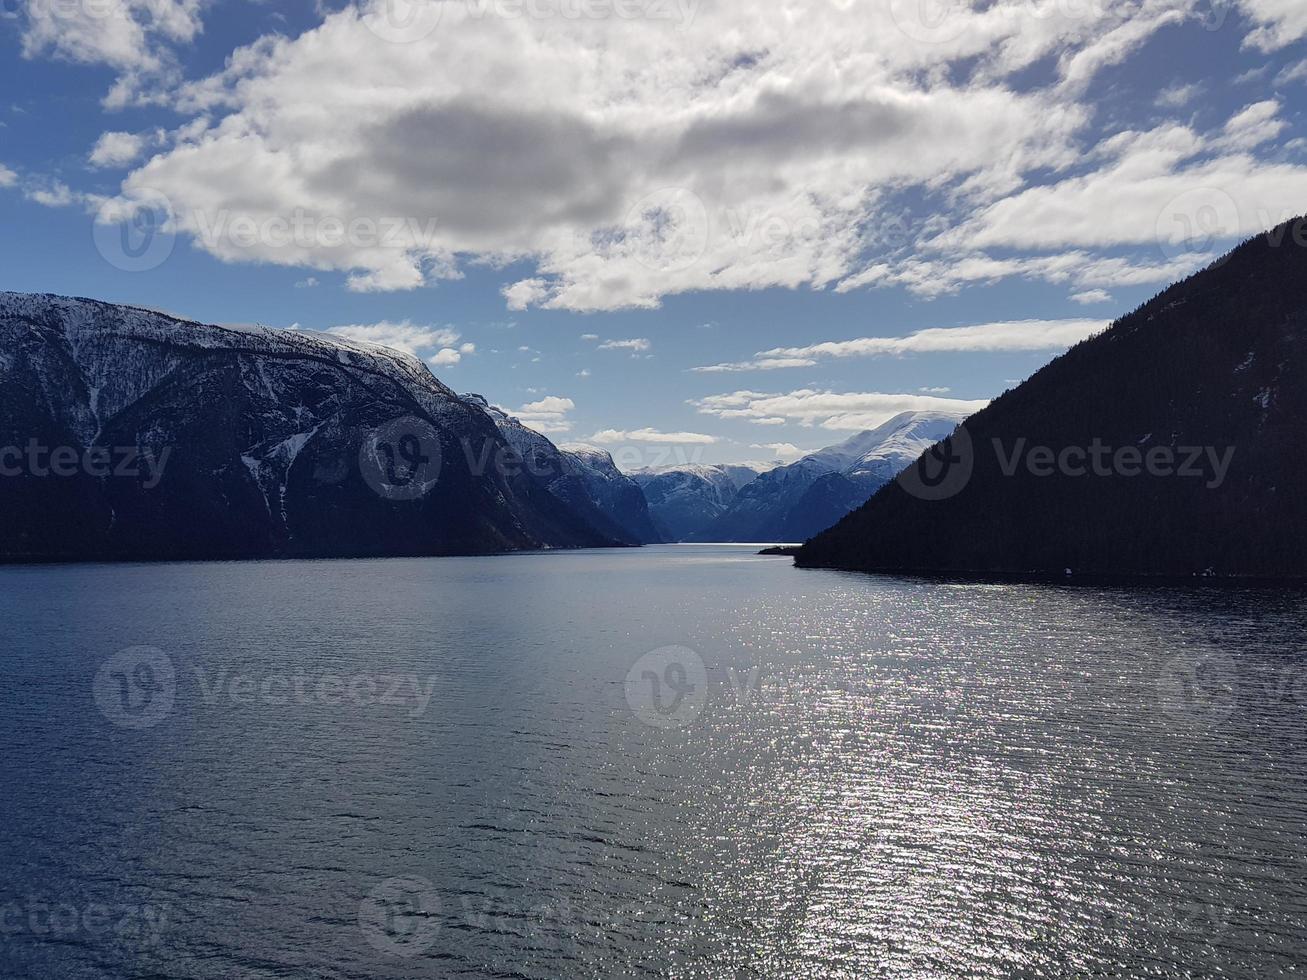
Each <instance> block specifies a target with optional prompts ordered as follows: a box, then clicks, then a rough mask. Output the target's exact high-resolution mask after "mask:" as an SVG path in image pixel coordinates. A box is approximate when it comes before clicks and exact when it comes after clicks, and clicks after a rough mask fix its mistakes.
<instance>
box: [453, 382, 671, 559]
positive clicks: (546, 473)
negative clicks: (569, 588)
mask: <svg viewBox="0 0 1307 980" xmlns="http://www.w3.org/2000/svg"><path fill="white" fill-rule="evenodd" d="M463 400H464V401H465V402H467V403H469V404H471V405H474V406H475V407H477V408H480V409H481V410H482V411H485V412H487V413H489V415H490V417H491V418H492V419H494V420H495V424H496V425H497V426H498V427H499V431H500V432H501V433H502V434H503V436H504V438H505V439H507V440H508V442H509V443H510V444H511V445H512V446H513V448H514V449H516V450H517V451H518V453H519V454H521V456H522V458H523V460H524V462H525V463H526V465H527V468H528V469H529V471H530V472H531V473H532V475H534V476H535V477H537V478H538V479H540V480H542V481H543V482H544V484H545V486H546V487H548V488H549V491H550V492H551V493H552V494H553V495H554V496H556V497H558V498H559V499H560V500H563V501H565V502H566V503H567V504H569V505H570V506H571V507H572V508H573V509H574V510H575V511H576V512H577V513H579V514H581V515H582V516H583V517H585V519H586V520H587V521H588V522H589V523H590V524H591V525H593V526H594V527H596V528H598V529H599V530H600V531H602V532H603V533H604V534H605V535H607V536H608V537H610V538H612V539H613V540H615V541H619V542H621V543H623V544H630V545H642V544H658V543H660V542H662V541H665V540H669V539H668V538H666V537H665V536H664V535H663V534H662V533H660V532H659V531H658V529H657V528H655V526H654V522H653V519H652V518H651V517H650V515H649V505H648V503H647V502H646V501H645V496H644V493H643V492H642V491H641V489H640V486H639V484H638V483H636V481H635V480H633V479H631V478H630V477H629V476H626V475H625V474H623V473H622V472H621V471H619V470H618V468H617V465H616V464H615V463H614V462H613V457H612V456H610V455H609V454H608V453H607V452H605V451H604V450H602V449H597V448H595V447H594V446H586V445H580V444H578V445H571V446H566V447H563V448H559V447H558V446H556V445H554V443H553V442H551V441H550V440H549V439H548V437H546V436H544V435H542V434H541V433H539V432H536V431H535V430H534V429H531V428H528V427H527V426H525V425H523V424H522V423H521V422H520V421H518V420H517V419H516V418H513V417H512V416H511V415H509V414H508V413H507V412H505V411H504V410H503V409H502V408H499V407H497V406H494V405H491V404H490V403H489V402H487V401H486V399H485V398H483V397H482V396H481V395H464V396H463Z"/></svg>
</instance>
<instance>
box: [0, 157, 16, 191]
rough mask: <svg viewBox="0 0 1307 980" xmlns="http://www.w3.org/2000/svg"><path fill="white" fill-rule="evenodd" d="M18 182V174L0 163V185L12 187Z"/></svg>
mask: <svg viewBox="0 0 1307 980" xmlns="http://www.w3.org/2000/svg"><path fill="white" fill-rule="evenodd" d="M16 183H18V174H16V173H14V172H13V171H12V170H10V169H9V168H8V167H6V166H5V165H4V164H3V163H0V187H13V186H14V184H16Z"/></svg>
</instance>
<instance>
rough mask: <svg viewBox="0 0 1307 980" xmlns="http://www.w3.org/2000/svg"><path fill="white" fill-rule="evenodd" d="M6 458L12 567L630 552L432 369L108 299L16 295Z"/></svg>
mask: <svg viewBox="0 0 1307 980" xmlns="http://www.w3.org/2000/svg"><path fill="white" fill-rule="evenodd" d="M27 449H30V450H31V452H27V451H25V450H27ZM15 450H17V452H15ZM0 452H2V453H3V459H4V463H5V476H4V477H3V479H0V507H3V511H4V513H5V521H4V522H3V525H0V558H3V559H8V560H77V559H101V558H103V559H120V558H143V559H144V558H149V559H158V558H219V557H224V558H225V557H231V558H237V557H276V556H305V557H308V556H323V557H326V556H354V555H427V554H467V553H480V552H489V551H503V550H514V549H523V548H539V547H588V546H598V545H605V544H611V543H613V541H612V539H611V538H610V537H609V536H607V535H605V534H603V533H602V532H601V531H600V530H598V529H596V528H595V527H594V526H593V525H591V524H590V523H589V522H588V521H586V520H585V518H584V517H583V516H581V515H579V514H577V513H576V512H575V511H574V510H573V509H572V508H570V507H569V506H567V505H566V504H565V503H564V502H562V501H560V500H559V499H557V498H556V497H555V496H554V495H552V494H551V493H549V491H548V490H547V489H546V487H545V486H544V485H543V484H542V483H541V482H540V481H538V480H536V479H535V478H534V477H532V476H531V475H530V474H529V473H521V472H513V471H512V470H511V469H510V468H507V467H504V466H501V465H498V461H499V460H501V459H502V458H503V457H505V456H509V455H511V454H512V449H511V448H510V447H509V446H508V445H507V443H506V442H505V440H504V439H503V437H502V436H501V435H500V433H499V430H498V429H497V427H496V426H495V423H494V421H493V420H492V419H491V418H490V417H489V416H488V415H487V414H486V413H485V412H483V411H481V410H480V409H478V408H476V407H475V406H470V405H468V404H466V403H465V402H463V401H461V400H460V399H459V398H458V397H457V396H455V394H454V393H453V392H452V391H451V390H450V389H449V388H447V387H446V386H445V385H443V384H441V383H440V382H439V381H438V380H436V378H435V377H433V376H432V374H431V372H430V371H429V370H428V369H427V367H426V365H425V364H423V363H422V362H421V361H420V360H418V359H417V358H415V357H411V356H409V355H406V354H402V353H399V352H397V351H394V350H390V349H389V348H384V347H377V346H374V345H369V344H363V343H357V342H353V341H348V340H344V339H342V338H339V337H335V336H326V335H319V334H311V333H303V332H294V331H286V330H271V329H267V328H262V327H249V328H236V327H219V326H207V325H202V324H199V323H193V322H188V321H184V320H179V319H177V318H174V317H171V316H167V315H165V314H161V313H157V312H152V311H149V310H145V309H138V308H135V307H126V306H115V305H111V304H108V303H101V302H96V301H93V300H83V299H68V298H63V297H57V296H36V295H27V294H17V293H0Z"/></svg>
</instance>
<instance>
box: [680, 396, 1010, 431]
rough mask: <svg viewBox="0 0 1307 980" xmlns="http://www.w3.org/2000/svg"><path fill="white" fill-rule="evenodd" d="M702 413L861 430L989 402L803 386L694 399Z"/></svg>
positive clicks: (968, 410)
mask: <svg viewBox="0 0 1307 980" xmlns="http://www.w3.org/2000/svg"><path fill="white" fill-rule="evenodd" d="M691 404H692V405H694V406H696V407H697V408H698V409H699V411H700V412H701V413H703V414H704V415H712V416H715V417H717V418H722V419H745V420H752V419H757V418H784V419H786V420H788V421H791V422H796V423H798V424H800V425H803V426H820V427H821V428H823V429H834V430H838V431H853V432H860V431H862V430H863V429H874V428H875V427H876V426H878V425H880V424H881V423H883V422H885V421H887V420H889V419H891V418H893V417H894V416H895V415H898V414H900V413H901V412H921V411H948V412H958V413H961V414H967V415H970V414H972V413H974V412H978V411H980V410H981V409H982V408H984V407H985V406H986V405H987V404H989V402H988V401H972V400H964V399H958V398H941V397H939V396H936V395H925V394H885V393H881V392H864V393H838V392H832V391H815V390H812V389H808V388H804V389H800V390H798V391H791V392H788V393H785V394H767V393H763V392H757V391H733V392H729V393H726V394H721V395H709V396H708V397H706V398H700V399H696V400H694V401H692V402H691Z"/></svg>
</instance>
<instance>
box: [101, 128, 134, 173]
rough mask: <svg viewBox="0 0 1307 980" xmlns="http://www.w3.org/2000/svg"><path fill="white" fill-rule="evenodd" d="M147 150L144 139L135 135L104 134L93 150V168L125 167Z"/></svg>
mask: <svg viewBox="0 0 1307 980" xmlns="http://www.w3.org/2000/svg"><path fill="white" fill-rule="evenodd" d="M144 150H145V139H144V137H141V136H138V135H136V134H135V133H118V132H111V133H104V134H102V135H101V136H100V138H99V140H97V141H96V144H95V146H94V148H92V150H91V156H90V164H91V166H92V167H123V166H126V165H127V164H129V163H131V162H132V161H134V160H135V159H136V158H137V157H139V156H140V155H141V153H142V152H143V151H144Z"/></svg>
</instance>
